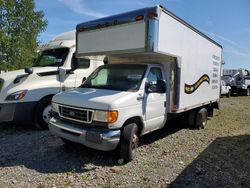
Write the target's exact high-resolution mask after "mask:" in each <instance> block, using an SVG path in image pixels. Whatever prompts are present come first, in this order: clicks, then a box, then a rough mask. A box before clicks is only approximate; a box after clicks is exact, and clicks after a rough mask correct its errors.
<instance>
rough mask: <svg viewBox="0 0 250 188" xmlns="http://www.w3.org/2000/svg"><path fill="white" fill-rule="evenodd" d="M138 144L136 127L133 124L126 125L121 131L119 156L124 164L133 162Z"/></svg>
mask: <svg viewBox="0 0 250 188" xmlns="http://www.w3.org/2000/svg"><path fill="white" fill-rule="evenodd" d="M138 144H139V136H138V126H137V125H136V124H135V123H131V124H128V125H126V126H125V127H124V129H123V131H122V135H121V143H120V155H121V158H122V159H124V161H125V162H129V161H131V160H133V158H134V157H135V150H136V148H137V147H138Z"/></svg>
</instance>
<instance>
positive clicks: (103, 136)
mask: <svg viewBox="0 0 250 188" xmlns="http://www.w3.org/2000/svg"><path fill="white" fill-rule="evenodd" d="M49 130H50V132H51V133H52V134H54V135H56V136H59V137H61V138H64V139H67V140H70V141H72V142H75V143H79V144H83V145H85V146H87V147H90V148H94V149H98V150H102V151H110V150H114V149H115V148H116V147H117V146H118V144H119V142H120V134H121V131H120V130H97V129H92V128H81V127H80V126H79V125H75V124H71V123H67V122H63V121H61V120H59V119H56V118H52V119H51V120H50V122H49Z"/></svg>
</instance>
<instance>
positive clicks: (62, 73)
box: [58, 67, 66, 82]
mask: <svg viewBox="0 0 250 188" xmlns="http://www.w3.org/2000/svg"><path fill="white" fill-rule="evenodd" d="M58 73H59V81H60V82H64V81H65V79H66V69H65V68H64V67H59V68H58Z"/></svg>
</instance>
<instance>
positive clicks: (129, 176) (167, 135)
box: [0, 97, 250, 188]
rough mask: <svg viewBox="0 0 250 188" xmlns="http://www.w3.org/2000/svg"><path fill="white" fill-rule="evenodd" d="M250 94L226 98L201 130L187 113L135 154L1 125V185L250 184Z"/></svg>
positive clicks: (145, 141)
mask: <svg viewBox="0 0 250 188" xmlns="http://www.w3.org/2000/svg"><path fill="white" fill-rule="evenodd" d="M249 159H250V98H249V97H231V98H222V100H221V110H220V111H216V112H215V115H214V117H213V118H212V119H211V120H209V121H208V125H207V126H206V128H205V129H203V130H191V129H188V128H187V126H186V125H185V124H184V123H183V121H175V122H171V123H169V124H168V125H167V127H166V128H164V129H162V130H159V131H156V132H154V133H152V134H149V135H146V136H144V137H142V138H141V143H140V147H139V148H138V150H137V156H136V159H135V160H134V161H132V162H130V163H128V164H125V165H119V164H118V161H117V155H116V154H115V153H114V152H101V151H96V150H92V149H88V148H86V147H83V146H79V145H76V146H68V145H65V144H63V142H62V141H61V140H60V139H59V138H57V137H55V136H52V135H51V134H50V133H49V132H48V131H37V130H32V129H25V128H21V127H14V126H10V125H1V126H0V188H2V187H32V188H33V187H39V188H42V187H250V161H249Z"/></svg>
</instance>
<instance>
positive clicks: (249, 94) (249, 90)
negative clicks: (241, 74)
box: [246, 88, 250, 96]
mask: <svg viewBox="0 0 250 188" xmlns="http://www.w3.org/2000/svg"><path fill="white" fill-rule="evenodd" d="M246 95H247V96H250V88H247V92H246Z"/></svg>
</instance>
